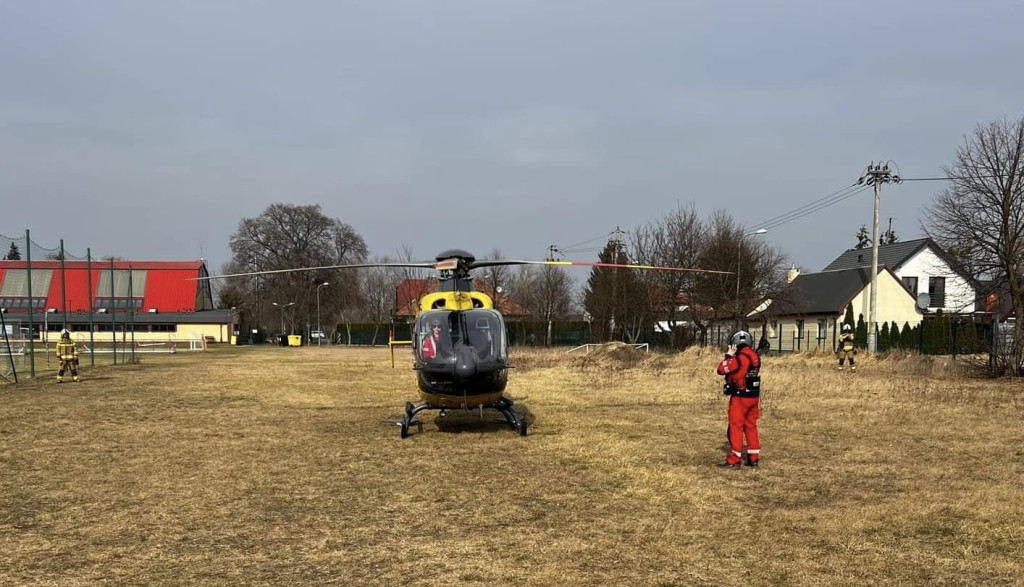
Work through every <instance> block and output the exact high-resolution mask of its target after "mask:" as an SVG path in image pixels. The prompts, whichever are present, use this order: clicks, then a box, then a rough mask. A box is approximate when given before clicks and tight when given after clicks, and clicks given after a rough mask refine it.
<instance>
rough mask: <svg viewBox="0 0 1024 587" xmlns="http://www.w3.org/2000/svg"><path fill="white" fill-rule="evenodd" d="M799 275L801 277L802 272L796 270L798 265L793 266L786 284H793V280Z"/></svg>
mask: <svg viewBox="0 0 1024 587" xmlns="http://www.w3.org/2000/svg"><path fill="white" fill-rule="evenodd" d="M798 275H800V271H799V270H798V269H797V268H796V265H793V266H791V267H790V268H789V271H787V272H786V283H793V280H794V279H796V278H797V276H798Z"/></svg>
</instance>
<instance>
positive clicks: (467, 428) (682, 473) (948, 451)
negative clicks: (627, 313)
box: [0, 347, 1024, 585]
mask: <svg viewBox="0 0 1024 587" xmlns="http://www.w3.org/2000/svg"><path fill="white" fill-rule="evenodd" d="M400 356H401V357H402V358H401V361H400V366H399V368H397V369H392V368H391V365H390V360H389V358H388V354H387V351H386V350H383V349H350V348H323V349H318V348H315V347H313V348H301V349H283V348H244V347H243V348H226V349H217V350H213V351H210V352H207V353H195V354H186V353H182V354H178V355H169V356H146V357H145V358H144V359H143V361H142V362H141V363H140V364H137V365H125V366H118V367H109V366H105V367H96V368H88V367H86V368H84V369H83V377H84V382H83V383H81V384H77V385H74V384H64V385H60V386H58V385H56V384H55V383H54V382H53V381H52V378H51V377H49V376H47V377H45V378H42V377H41V378H40V379H37V380H35V381H30V382H28V383H24V384H21V385H17V386H12V385H8V386H2V387H0V584H3V585H95V584H113V585H117V584H131V585H140V584H141V585H192V584H203V585H240V584H245V585H320V584H332V585H867V584H870V585H936V584H942V585H1011V584H1024V575H1022V570H1024V560H1022V556H1024V505H1022V504H1024V488H1022V484H1024V478H1022V472H1024V426H1022V425H1021V414H1022V408H1024V386H1022V383H1021V382H1018V381H1012V380H985V379H971V378H966V377H962V376H960V375H959V374H958V373H957V369H955V368H954V366H953V365H951V364H947V365H943V361H942V360H938V361H935V360H932V359H913V358H911V359H907V358H902V359H897V358H887V359H878V360H873V359H870V358H866V357H862V358H861V362H860V370H859V372H857V373H856V374H851V373H849V372H838V371H836V370H835V366H834V363H833V361H832V359H831V357H826V356H820V355H818V356H812V355H803V356H792V357H783V358H775V357H769V358H767V359H766V360H765V367H764V381H765V382H764V388H765V397H764V399H763V417H762V420H761V431H762V437H763V443H764V453H763V461H762V463H763V464H762V466H761V468H760V469H759V470H751V469H746V468H744V469H743V470H741V471H724V470H719V469H716V468H715V467H714V465H716V464H718V463H720V462H722V461H723V460H724V457H725V447H724V430H725V409H726V400H725V398H723V397H722V395H721V392H720V389H721V385H720V383H719V378H718V377H717V376H715V375H714V367H715V363H716V362H717V361H718V359H719V357H720V355H719V354H717V352H713V351H711V350H704V351H697V350H691V351H688V352H686V353H683V354H678V355H659V354H651V355H635V354H633V353H631V352H608V353H595V354H591V355H590V356H582V355H566V354H564V353H561V352H556V351H521V350H517V351H516V352H515V353H514V355H513V363H514V364H516V365H517V366H518V367H519V368H517V369H516V370H514V371H513V372H512V374H511V376H510V383H509V395H511V396H512V397H513V398H515V399H516V401H517V407H519V408H521V409H523V410H525V411H526V412H527V413H528V414H529V418H530V423H531V427H530V435H529V436H527V437H525V438H522V437H520V436H518V434H517V433H516V432H514V431H513V430H511V429H510V428H508V427H507V426H504V425H499V424H497V423H494V419H495V418H496V417H497V414H496V413H488V412H485V413H484V414H483V416H484V417H483V419H481V418H480V415H479V414H478V413H476V412H473V413H465V412H450V413H449V414H448V416H447V417H446V418H444V419H443V420H442V419H440V418H438V417H437V413H436V412H426V413H425V414H424V415H425V416H426V417H425V418H424V420H425V426H424V430H423V432H422V433H421V434H414V435H413V436H411V437H410V438H408V439H405V440H402V439H400V438H399V431H398V428H396V427H395V426H394V425H392V424H389V422H388V421H389V419H393V418H398V417H399V416H400V415H401V413H402V406H403V404H404V402H405V401H407V400H413V401H416V400H417V397H416V394H415V391H414V390H415V384H414V378H413V375H412V372H411V371H410V370H409V369H408V367H409V365H410V364H411V359H410V358H409V356H408V350H407V349H403V350H402V351H401V352H400Z"/></svg>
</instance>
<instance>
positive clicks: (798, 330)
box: [796, 320, 804, 338]
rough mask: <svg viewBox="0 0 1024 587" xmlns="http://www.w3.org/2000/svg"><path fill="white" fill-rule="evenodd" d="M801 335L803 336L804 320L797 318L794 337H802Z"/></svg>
mask: <svg viewBox="0 0 1024 587" xmlns="http://www.w3.org/2000/svg"><path fill="white" fill-rule="evenodd" d="M803 337H804V321H803V320H797V321H796V338H803Z"/></svg>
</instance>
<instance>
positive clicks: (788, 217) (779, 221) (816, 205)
mask: <svg viewBox="0 0 1024 587" xmlns="http://www.w3.org/2000/svg"><path fill="white" fill-rule="evenodd" d="M867 189H868V186H864V185H860V186H859V185H856V184H854V185H851V186H848V187H845V188H843V189H841V190H839V191H836V192H832V193H831V194H829V195H827V196H824V197H821V198H818V199H817V200H815V201H813V202H810V203H807V204H804V205H803V206H800V207H799V208H795V209H793V210H791V211H789V212H786V213H785V214H780V215H778V216H775V217H773V218H769V219H768V220H765V221H763V222H759V223H753V224H751V226H758V227H760V228H766V229H770V228H776V227H778V226H782V225H783V224H788V223H790V222H792V221H794V220H798V219H800V218H803V217H804V216H808V215H810V214H813V213H815V212H818V211H821V210H824V209H825V208H828V207H830V206H834V205H836V204H838V203H839V202H842V201H843V200H846V199H848V198H852V197H854V196H857V195H860V194H862V193H864V192H865V191H867Z"/></svg>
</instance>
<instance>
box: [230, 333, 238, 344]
mask: <svg viewBox="0 0 1024 587" xmlns="http://www.w3.org/2000/svg"><path fill="white" fill-rule="evenodd" d="M237 344H238V337H237V336H235V335H234V334H232V335H231V346H235V345H237Z"/></svg>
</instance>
